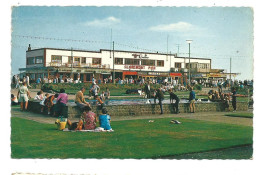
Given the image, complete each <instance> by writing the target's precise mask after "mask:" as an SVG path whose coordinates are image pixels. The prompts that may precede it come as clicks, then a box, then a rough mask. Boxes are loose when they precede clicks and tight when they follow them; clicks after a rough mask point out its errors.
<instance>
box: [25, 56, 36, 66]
mask: <svg viewBox="0 0 260 175" xmlns="http://www.w3.org/2000/svg"><path fill="white" fill-rule="evenodd" d="M34 61H35V59H34V57H28V58H27V65H32V64H35V62H34Z"/></svg>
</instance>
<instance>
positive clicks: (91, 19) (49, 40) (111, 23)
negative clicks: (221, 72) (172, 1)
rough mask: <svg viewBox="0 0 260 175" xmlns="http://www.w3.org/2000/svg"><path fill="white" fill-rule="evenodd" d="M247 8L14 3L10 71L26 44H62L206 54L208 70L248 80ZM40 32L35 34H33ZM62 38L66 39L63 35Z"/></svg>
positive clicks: (15, 70) (22, 61)
mask: <svg viewBox="0 0 260 175" xmlns="http://www.w3.org/2000/svg"><path fill="white" fill-rule="evenodd" d="M253 19H254V16H253V10H252V9H251V8H249V7H201V8H199V7H149V6H147V7H112V6H108V7H105V6H101V7H95V6H88V7H86V6H85V7H84V6H82V7H81V6H73V7H72V6H68V7H59V6H50V7H47V6H18V7H13V8H12V43H11V44H12V50H11V57H12V63H11V68H12V74H16V73H19V71H18V69H19V68H24V67H25V58H26V50H27V47H28V45H29V44H31V47H32V49H36V48H44V47H48V48H65V49H70V48H74V49H83V50H99V49H110V48H111V41H114V42H115V50H129V51H146V52H150V51H151V52H156V51H158V52H162V53H167V51H168V53H169V52H171V53H178V55H179V56H185V57H188V52H189V50H188V44H187V42H186V40H187V39H191V40H193V41H192V43H191V57H199V58H211V59H212V68H213V69H225V70H226V72H227V73H229V72H230V58H231V60H232V62H231V71H232V72H234V73H240V75H238V76H237V77H236V79H240V80H245V79H253V38H254V35H253ZM39 37H41V38H39ZM65 39H67V40H65Z"/></svg>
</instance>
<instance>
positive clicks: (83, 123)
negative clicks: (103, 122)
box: [67, 106, 98, 131]
mask: <svg viewBox="0 0 260 175" xmlns="http://www.w3.org/2000/svg"><path fill="white" fill-rule="evenodd" d="M97 122H98V120H97V117H96V114H95V113H94V112H92V111H91V108H90V107H89V106H86V107H85V108H84V112H83V114H82V116H81V118H80V120H79V121H78V122H74V123H72V122H71V121H70V120H69V119H68V120H67V124H68V129H69V130H75V131H77V130H94V129H95V128H96V123H97Z"/></svg>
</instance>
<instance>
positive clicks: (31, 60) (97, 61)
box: [27, 55, 209, 69]
mask: <svg viewBox="0 0 260 175" xmlns="http://www.w3.org/2000/svg"><path fill="white" fill-rule="evenodd" d="M86 60H87V58H86V57H71V56H69V58H68V63H69V64H71V63H76V64H86ZM123 60H124V58H115V64H128V65H140V59H131V58H125V63H124V62H123ZM51 62H52V63H62V56H59V55H52V56H51ZM42 63H43V56H37V57H28V58H27V65H32V64H42ZM92 64H93V65H101V58H92ZM181 64H182V63H178V62H176V63H175V68H181ZM141 65H144V66H158V67H164V60H147V59H141ZM185 67H186V68H188V67H189V63H186V65H185ZM191 68H201V69H209V64H207V63H196V64H192V63H191Z"/></svg>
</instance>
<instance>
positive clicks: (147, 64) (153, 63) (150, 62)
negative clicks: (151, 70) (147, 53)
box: [141, 60, 155, 66]
mask: <svg viewBox="0 0 260 175" xmlns="http://www.w3.org/2000/svg"><path fill="white" fill-rule="evenodd" d="M141 64H142V65H146V66H155V60H141Z"/></svg>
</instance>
